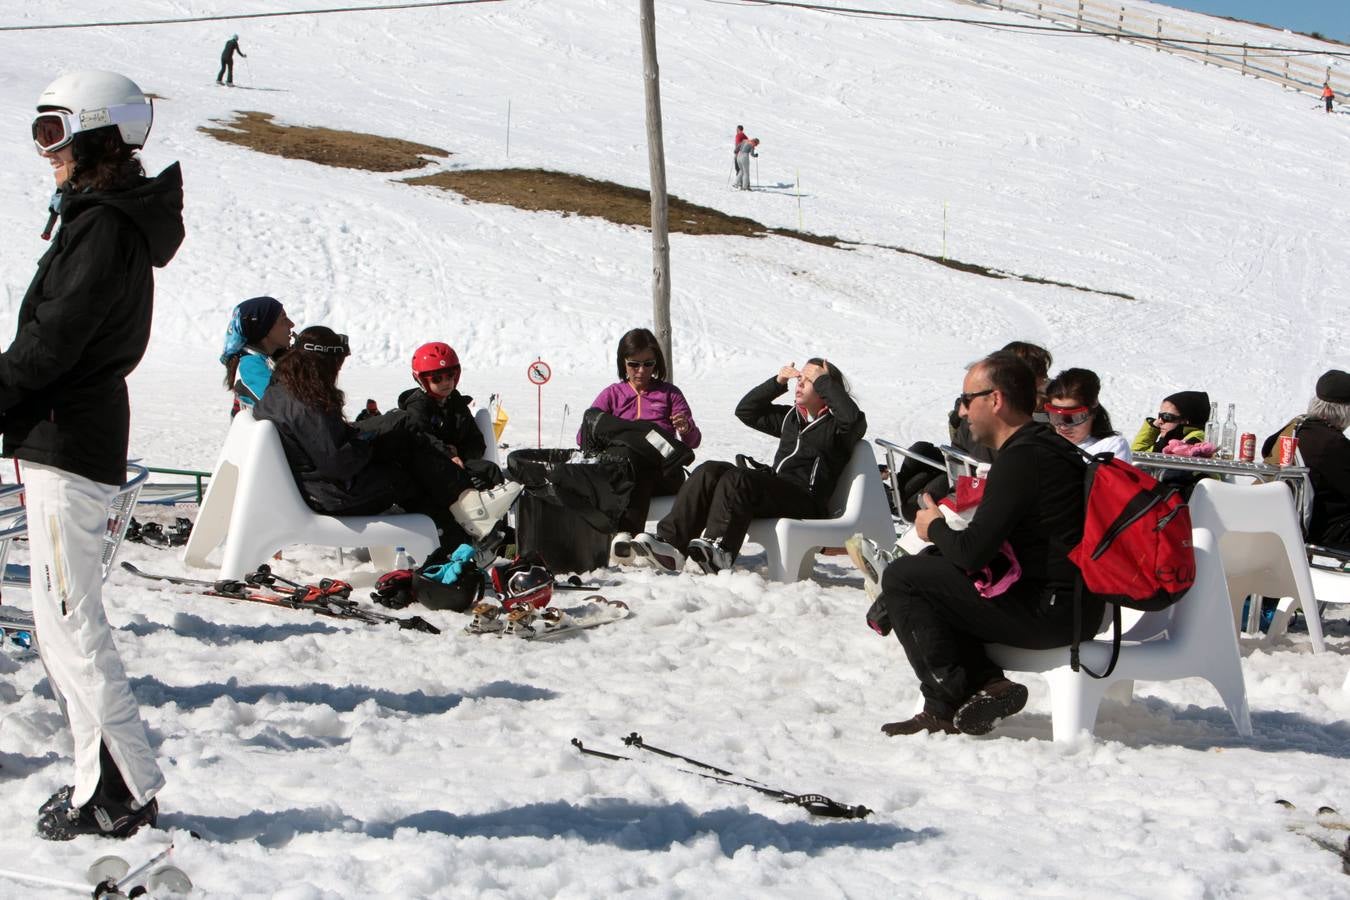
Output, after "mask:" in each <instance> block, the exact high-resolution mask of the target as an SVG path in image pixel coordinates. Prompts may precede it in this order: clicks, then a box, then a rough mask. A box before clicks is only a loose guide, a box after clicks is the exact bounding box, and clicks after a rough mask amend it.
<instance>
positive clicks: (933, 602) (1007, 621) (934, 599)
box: [881, 553, 1103, 719]
mask: <svg viewBox="0 0 1350 900" xmlns="http://www.w3.org/2000/svg"><path fill="white" fill-rule="evenodd" d="M1019 588H1020V589H1021V590H1019ZM881 600H882V602H883V603H884V604H885V606H886V612H887V614H888V615H889V616H890V620H891V627H892V628H894V629H895V634H896V637H898V638H899V639H900V643H901V645H902V646H903V647H904V648H905V655H906V656H907V657H909V664H910V666H911V667H913V669H914V673H915V674H916V675H918V676H919V681H920V683H921V690H922V692H923V697H924V709H925V710H927V711H928V712H930V713H932V714H933V715H935V716H938V717H940V718H944V719H950V718H952V716H954V715H955V714H956V710H957V709H958V708H959V707H960V706H961V704H962V703H964V702H965V701H966V700H968V699H970V697H971V696H972V695H974V694H975V693H976V692H977V691H979V690H980V688H982V687H984V686H985V685H986V684H988V683H989V682H991V681H993V680H995V679H997V678H1001V677H1002V676H1003V671H1002V670H1001V669H1000V668H999V667H998V666H996V665H995V664H994V663H993V661H992V660H990V659H989V657H988V655H986V654H985V652H984V645H985V644H986V643H997V644H1008V645H1010V646H1013V647H1024V648H1026V649H1029V650H1049V649H1051V648H1054V647H1066V646H1068V645H1069V644H1071V643H1072V642H1073V589H1072V588H1068V589H1060V590H1059V591H1058V592H1053V591H1051V590H1049V589H1047V588H1044V587H1041V586H1037V585H1031V584H1026V585H1023V584H1018V585H1014V586H1013V588H1012V589H1011V590H1010V591H1008V592H1007V593H1006V594H1004V595H1002V596H1001V597H996V598H994V599H992V600H986V599H985V598H983V597H981V596H980V595H979V593H978V592H976V590H975V587H974V585H972V584H971V581H970V576H968V575H967V574H966V573H965V572H963V571H962V570H961V569H960V568H958V567H957V566H956V565H954V564H953V563H952V562H950V561H949V560H946V559H943V558H942V556H941V555H939V554H936V553H925V554H921V555H919V556H906V557H902V558H900V559H897V560H896V561H895V562H893V563H891V564H890V565H889V566H887V567H886V571H885V573H884V574H883V575H882V577H881ZM1102 608H1103V604H1102V602H1101V601H1100V600H1096V599H1094V598H1085V599H1084V601H1083V626H1082V629H1081V633H1080V635H1079V637H1080V638H1081V639H1084V640H1087V639H1090V638H1091V637H1092V636H1093V635H1094V634H1096V632H1097V629H1098V627H1099V626H1100V625H1101V619H1102ZM1066 659H1067V655H1066Z"/></svg>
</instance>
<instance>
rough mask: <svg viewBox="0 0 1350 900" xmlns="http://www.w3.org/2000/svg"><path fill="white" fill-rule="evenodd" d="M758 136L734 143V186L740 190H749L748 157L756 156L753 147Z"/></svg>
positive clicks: (757, 144)
mask: <svg viewBox="0 0 1350 900" xmlns="http://www.w3.org/2000/svg"><path fill="white" fill-rule="evenodd" d="M758 146H759V138H749V139H747V140H744V141H741V142H740V143H739V144H738V145H736V187H737V188H738V189H740V190H742V191H748V190H750V157H752V156H754V157H758V156H759V154H758V153H756V152H755V148H756V147H758Z"/></svg>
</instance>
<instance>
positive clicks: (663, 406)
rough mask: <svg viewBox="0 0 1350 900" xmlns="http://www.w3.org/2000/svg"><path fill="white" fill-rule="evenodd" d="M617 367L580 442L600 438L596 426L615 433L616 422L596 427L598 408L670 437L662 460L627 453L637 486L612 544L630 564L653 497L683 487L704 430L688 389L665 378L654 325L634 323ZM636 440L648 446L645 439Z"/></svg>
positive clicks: (613, 550)
mask: <svg viewBox="0 0 1350 900" xmlns="http://www.w3.org/2000/svg"><path fill="white" fill-rule="evenodd" d="M615 368H616V370H617V374H618V376H619V380H618V381H617V382H615V383H614V384H611V385H610V386H609V387H607V388H605V389H604V390H603V391H601V392H600V394H599V395H598V396H597V397H596V398H595V402H593V403H592V404H591V408H590V410H588V411H587V418H586V420H585V421H584V422H583V425H582V429H581V432H579V433H578V434H577V441H578V443H581V444H583V445H585V446H593V445H594V444H596V443H598V442H599V440H598V439H597V431H599V432H604V431H606V430H608V432H609V433H610V435H611V437H613V431H614V429H613V426H612V425H611V426H610V427H609V428H608V429H605V428H604V426H600V427H599V428H597V426H596V422H597V419H596V418H595V416H594V413H595V411H597V410H598V411H599V412H602V413H606V414H608V415H611V416H614V417H616V418H618V419H623V420H625V421H628V422H638V423H644V424H647V425H649V426H650V427H654V428H656V429H657V430H658V431H659V432H660V433H661V437H663V438H664V439H666V441H667V442H669V447H668V448H667V452H666V453H665V454H664V458H662V460H661V462H655V461H653V460H652V459H650V458H649V457H648V456H646V455H643V454H640V453H628V454H627V458H628V460H629V462H630V463H631V465H632V469H633V489H632V491H631V492H630V493H629V494H628V509H627V511H626V512H625V514H624V517H623V520H622V521H621V522H620V523H619V527H618V532H617V533H616V534H615V535H614V538H613V541H612V543H611V544H610V555H611V557H612V558H613V561H614V562H617V563H620V564H625V563H629V562H635V561H637V559H636V557H635V555H634V553H633V551H632V550H631V546H630V544H631V542H632V540H633V535H635V534H640V533H641V532H642V531H643V530H644V529H645V528H646V526H647V511H648V509H649V508H650V506H651V499H652V497H657V496H670V495H673V494H675V493H676V492H678V491H679V489H680V486H681V485H682V484H684V478H685V475H684V469H683V468H682V466H681V462H682V461H687V460H689V459H692V457H693V454H692V453H690V452H687V451H692V450H694V449H696V448H697V447H698V445H699V444H700V443H701V442H702V440H703V434H702V432H700V431H699V430H698V425H696V424H694V414H693V412H692V411H691V410H690V409H689V402H688V401H687V400H685V399H684V392H683V391H681V390H680V389H679V388H677V387H676V386H675V385H673V384H671V383H670V382H669V381H666V356H665V353H663V352H662V350H661V344H660V342H659V341H657V339H656V335H654V334H652V333H651V331H650V330H648V329H646V328H634V329H632V330H631V331H629V332H627V333H625V334H624V336H623V337H621V338H619V348H618V351H617V353H616V354H615ZM588 429H590V433H589V434H588V433H587V431H588ZM657 443H658V445H659V443H660V442H659V441H658V442H657ZM609 446H610V447H611V448H612V451H613V452H622V451H623V449H624V448H623V447H622V446H617V442H614V443H610V444H609ZM634 446H636V447H638V448H639V449H643V447H642V443H641V442H639V443H637V444H635V445H634Z"/></svg>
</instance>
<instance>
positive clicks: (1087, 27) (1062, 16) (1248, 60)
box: [963, 0, 1350, 98]
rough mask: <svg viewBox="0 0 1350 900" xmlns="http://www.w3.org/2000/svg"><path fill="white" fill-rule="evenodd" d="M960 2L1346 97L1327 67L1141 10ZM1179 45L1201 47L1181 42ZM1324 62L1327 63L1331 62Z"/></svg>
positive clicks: (1032, 1)
mask: <svg viewBox="0 0 1350 900" xmlns="http://www.w3.org/2000/svg"><path fill="white" fill-rule="evenodd" d="M963 2H965V3H969V4H971V5H974V6H981V7H985V8H988V9H998V10H1002V11H1005V12H1015V13H1022V14H1025V15H1029V16H1035V17H1036V18H1038V19H1045V20H1048V21H1051V22H1055V23H1057V24H1060V25H1064V26H1072V27H1073V29H1074V30H1075V31H1091V32H1095V33H1098V34H1108V35H1111V36H1113V37H1115V39H1116V40H1117V41H1128V42H1130V43H1136V44H1139V45H1141V46H1146V47H1152V48H1153V49H1154V51H1155V52H1158V53H1161V52H1163V51H1166V52H1168V53H1173V54H1176V55H1177V56H1184V57H1187V58H1189V59H1198V60H1200V62H1202V63H1204V64H1206V65H1213V66H1219V67H1221V68H1226V69H1234V70H1236V71H1239V72H1241V73H1242V74H1243V75H1251V76H1252V77H1254V78H1264V79H1265V80H1267V81H1273V82H1275V83H1276V84H1279V85H1281V86H1283V87H1287V88H1291V89H1293V90H1296V91H1301V92H1303V93H1306V94H1312V95H1313V96H1315V97H1320V96H1321V95H1322V83H1323V82H1324V81H1325V82H1329V83H1330V85H1331V89H1332V90H1333V91H1335V92H1336V96H1337V97H1340V98H1346V97H1347V96H1350V73H1347V72H1345V71H1343V70H1341V69H1334V68H1332V67H1331V65H1330V63H1329V62H1328V63H1327V64H1325V65H1317V64H1314V63H1310V62H1306V61H1305V60H1302V59H1291V58H1290V57H1289V56H1288V55H1285V54H1280V53H1278V52H1273V51H1269V50H1256V49H1249V48H1248V46H1247V43H1250V42H1247V43H1243V42H1240V41H1239V40H1238V39H1237V38H1236V37H1232V36H1230V35H1224V34H1222V33H1221V32H1220V31H1219V30H1218V29H1215V30H1212V31H1197V30H1195V29H1194V28H1188V27H1187V26H1185V25H1179V24H1177V23H1176V22H1172V21H1169V20H1167V19H1162V18H1158V17H1156V16H1146V15H1144V14H1143V13H1141V12H1140V11H1139V10H1137V9H1131V8H1130V7H1127V6H1121V5H1118V4H1105V3H1096V2H1093V0H963ZM1271 35H1272V39H1271V40H1269V41H1261V42H1259V43H1260V45H1263V46H1282V45H1281V44H1279V43H1278V42H1277V40H1276V38H1277V37H1278V36H1279V35H1280V32H1278V31H1274V30H1272V31H1271ZM1309 40H1315V39H1312V38H1310V39H1309ZM1180 41H1199V42H1203V43H1179V42H1180ZM1215 43H1219V44H1225V45H1228V44H1237V45H1239V46H1222V47H1216V46H1213V44H1215ZM1334 46H1337V47H1339V46H1340V45H1334ZM1289 49H1290V50H1291V51H1294V52H1296V53H1301V54H1303V55H1305V56H1312V57H1315V56H1317V51H1316V50H1311V49H1308V48H1307V47H1290V48H1289ZM1326 59H1328V60H1330V57H1326Z"/></svg>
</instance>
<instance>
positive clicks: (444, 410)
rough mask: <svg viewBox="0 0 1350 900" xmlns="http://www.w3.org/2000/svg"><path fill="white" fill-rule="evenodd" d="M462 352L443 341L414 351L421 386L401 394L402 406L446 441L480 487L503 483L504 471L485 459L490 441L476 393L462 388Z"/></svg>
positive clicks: (415, 375) (423, 427)
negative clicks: (475, 405) (476, 410)
mask: <svg viewBox="0 0 1350 900" xmlns="http://www.w3.org/2000/svg"><path fill="white" fill-rule="evenodd" d="M460 373H461V369H460V365H459V354H457V353H455V348H454V347H451V346H450V345H449V344H446V343H443V342H441V341H433V342H431V343H429V344H423V345H422V346H420V347H418V348H417V349H416V350H415V351H414V352H413V358H412V375H413V380H414V381H416V382H417V384H418V386H417V387H415V388H409V389H408V390H406V391H404V392H403V393H402V394H399V397H398V407H399V409H402V410H406V411H407V413H408V419H409V421H410V422H411V423H412V424H413V426H414V427H416V428H417V429H418V430H419V431H425V432H427V433H428V434H430V435H431V436H432V437H434V438H436V439H437V440H439V441H440V442H441V443H443V444H445V445H446V447H447V448H449V450H450V455H451V458H452V459H453V460H454V462H455V464H456V465H458V466H459V467H460V468H462V469H464V470H465V471H466V472H468V473H469V477H470V478H471V479H472V480H473V483H474V486H475V487H477V488H479V489H480V490H482V489H484V488H489V487H494V486H496V485H499V484H501V483H502V481H503V478H502V471H501V469H500V468H498V467H497V465H496V464H495V463H492V462H488V461H487V460H484V459H483V454H484V453H486V452H487V441H486V440H485V439H484V437H483V433H482V432H481V431H479V430H478V425H477V423H476V422H474V420H473V412H472V411H471V410H470V409H469V404H470V403H472V402H473V398H472V397H466V396H465V395H463V394H461V393H460V392H459V378H460Z"/></svg>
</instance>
